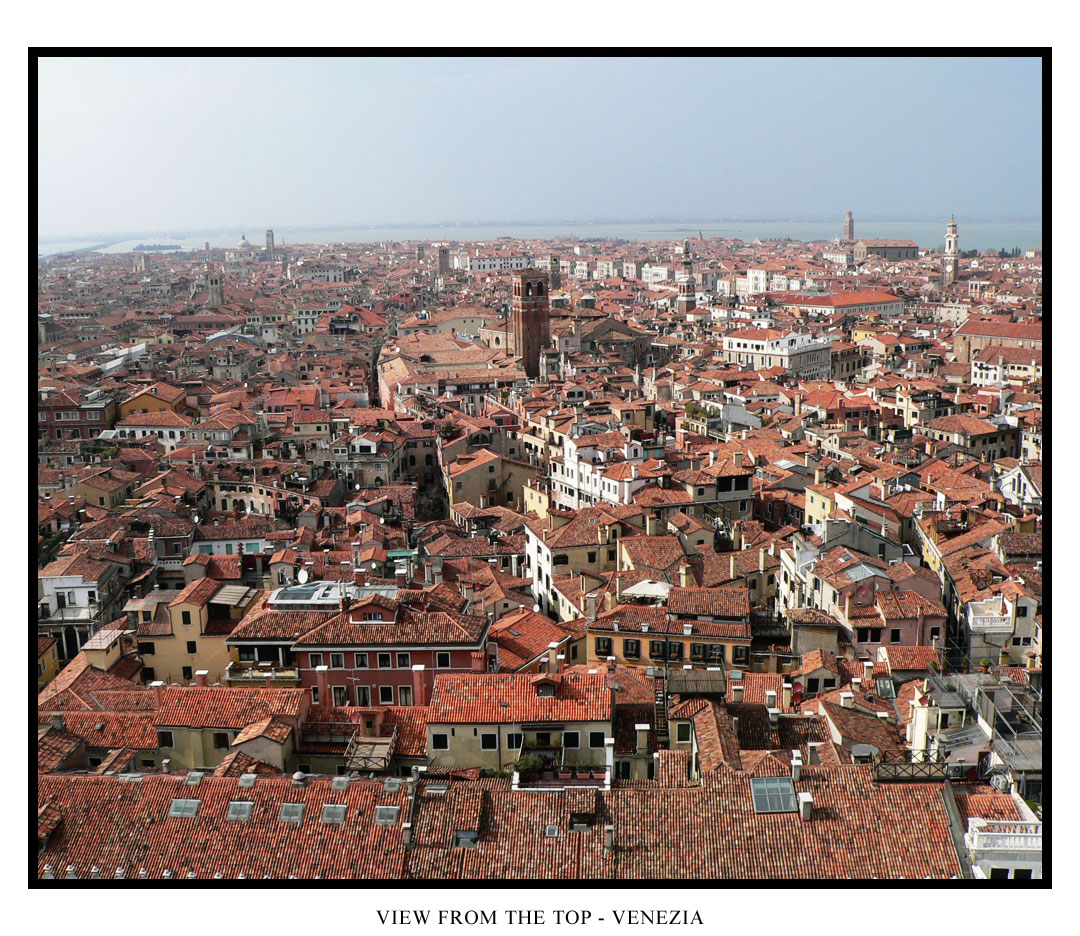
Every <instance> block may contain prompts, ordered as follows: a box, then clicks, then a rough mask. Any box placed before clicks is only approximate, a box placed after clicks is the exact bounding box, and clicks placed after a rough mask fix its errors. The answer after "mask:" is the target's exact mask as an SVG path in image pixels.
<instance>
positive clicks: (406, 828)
mask: <svg viewBox="0 0 1080 936" xmlns="http://www.w3.org/2000/svg"><path fill="white" fill-rule="evenodd" d="M401 844H402V845H404V846H405V847H406V848H411V847H412V823H411V822H403V823H402V824H401Z"/></svg>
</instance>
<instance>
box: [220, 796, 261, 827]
mask: <svg viewBox="0 0 1080 936" xmlns="http://www.w3.org/2000/svg"><path fill="white" fill-rule="evenodd" d="M254 808H255V804H254V803H248V802H245V801H243V800H236V801H234V802H232V803H229V808H228V809H227V810H226V811H225V818H226V819H235V820H236V821H237V822H247V821H248V819H250V818H251V811H252V810H253V809H254Z"/></svg>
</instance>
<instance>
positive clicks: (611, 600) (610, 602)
mask: <svg viewBox="0 0 1080 936" xmlns="http://www.w3.org/2000/svg"><path fill="white" fill-rule="evenodd" d="M589 598H592V599H593V600H594V601H595V600H596V597H595V596H594V595H587V596H586V598H585V607H586V612H585V613H586V617H587V616H588V610H587V609H588V607H589V605H588V601H589ZM617 601H618V599H617V598H616V597H615V596H614V595H613V594H612V593H611V592H610V591H606V592H604V610H605V611H611V610H613V609H614V607H615V605H616V603H617ZM595 618H596V609H595V608H594V609H593V619H594V620H595Z"/></svg>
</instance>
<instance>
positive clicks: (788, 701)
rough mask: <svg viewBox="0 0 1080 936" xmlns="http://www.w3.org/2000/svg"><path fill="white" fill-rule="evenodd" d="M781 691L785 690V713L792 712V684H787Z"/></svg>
mask: <svg viewBox="0 0 1080 936" xmlns="http://www.w3.org/2000/svg"><path fill="white" fill-rule="evenodd" d="M781 689H782V690H783V693H782V696H781V698H782V699H783V708H784V711H790V710H791V683H789V682H785V683H784V684H783V685H782V686H781Z"/></svg>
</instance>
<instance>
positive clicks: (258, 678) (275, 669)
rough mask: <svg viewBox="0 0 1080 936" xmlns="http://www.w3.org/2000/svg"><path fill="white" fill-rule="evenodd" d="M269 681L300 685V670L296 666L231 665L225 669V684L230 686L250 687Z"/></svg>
mask: <svg viewBox="0 0 1080 936" xmlns="http://www.w3.org/2000/svg"><path fill="white" fill-rule="evenodd" d="M267 679H269V680H271V681H272V682H276V683H295V684H297V685H299V683H300V670H299V669H298V668H297V667H295V666H273V665H266V666H262V665H259V664H255V665H254V666H244V665H243V664H239V665H238V664H236V663H230V664H229V665H228V667H226V669H225V682H226V683H228V684H230V685H237V686H248V687H249V688H253V687H255V686H256V685H263V684H264V683H265V682H266V680H267Z"/></svg>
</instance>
